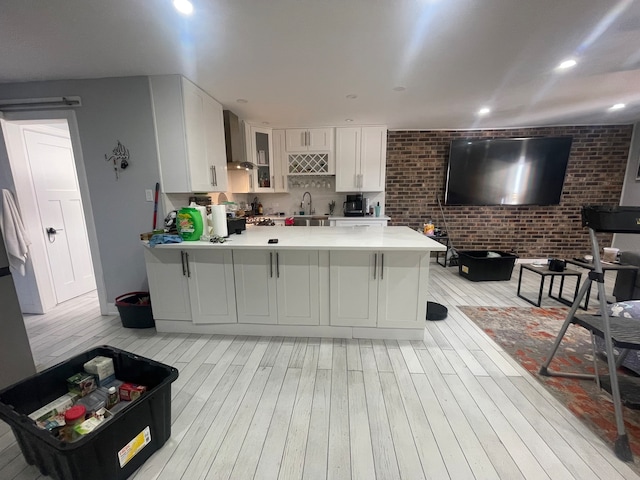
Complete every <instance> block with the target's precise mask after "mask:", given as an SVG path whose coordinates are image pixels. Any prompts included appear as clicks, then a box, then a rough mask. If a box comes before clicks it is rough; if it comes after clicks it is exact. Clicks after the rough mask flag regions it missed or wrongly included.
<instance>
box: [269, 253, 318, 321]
mask: <svg viewBox="0 0 640 480" xmlns="http://www.w3.org/2000/svg"><path fill="white" fill-rule="evenodd" d="M274 255H275V256H276V278H277V282H276V283H277V284H278V323H281V324H289V325H319V324H320V304H319V300H320V291H319V282H320V277H319V275H320V273H319V268H318V257H319V255H318V251H317V250H316V251H304V250H286V251H284V250H283V251H277V252H274Z"/></svg>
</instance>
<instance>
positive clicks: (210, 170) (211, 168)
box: [209, 165, 216, 186]
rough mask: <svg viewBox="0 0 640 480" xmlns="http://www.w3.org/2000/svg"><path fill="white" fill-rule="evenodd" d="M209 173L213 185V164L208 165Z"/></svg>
mask: <svg viewBox="0 0 640 480" xmlns="http://www.w3.org/2000/svg"><path fill="white" fill-rule="evenodd" d="M209 174H210V175H211V185H212V186H215V185H216V184H215V182H214V181H213V165H211V166H210V167H209Z"/></svg>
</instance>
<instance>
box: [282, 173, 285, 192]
mask: <svg viewBox="0 0 640 480" xmlns="http://www.w3.org/2000/svg"><path fill="white" fill-rule="evenodd" d="M285 188H286V187H285V186H284V175H282V189H283V190H284V189H285Z"/></svg>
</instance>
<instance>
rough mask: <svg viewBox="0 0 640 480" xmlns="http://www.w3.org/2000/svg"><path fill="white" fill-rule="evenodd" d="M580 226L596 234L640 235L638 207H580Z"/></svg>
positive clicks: (639, 209) (639, 211)
mask: <svg viewBox="0 0 640 480" xmlns="http://www.w3.org/2000/svg"><path fill="white" fill-rule="evenodd" d="M582 226H583V227H589V228H593V229H594V230H595V231H596V232H612V233H640V207H619V206H614V207H606V206H596V205H587V206H585V207H582Z"/></svg>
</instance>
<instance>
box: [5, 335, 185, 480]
mask: <svg viewBox="0 0 640 480" xmlns="http://www.w3.org/2000/svg"><path fill="white" fill-rule="evenodd" d="M96 356H104V357H110V358H112V359H113V362H114V368H115V372H116V376H117V377H118V378H119V379H121V380H123V381H127V382H131V383H137V384H140V385H145V386H147V387H148V390H147V392H145V393H144V394H143V395H142V396H141V397H140V398H139V399H138V400H136V401H133V402H131V403H130V404H129V405H127V406H126V407H125V408H123V409H122V410H121V411H119V412H117V413H116V414H114V415H113V417H112V418H111V419H109V420H107V421H105V422H103V423H101V424H100V425H99V426H98V427H97V428H96V429H95V430H94V431H92V432H90V433H88V434H86V435H84V436H82V437H81V438H80V439H79V440H77V441H75V442H71V443H67V442H64V441H62V440H60V439H58V438H56V437H54V436H53V435H52V434H51V433H50V432H49V431H47V430H43V429H41V428H38V427H37V426H36V424H35V422H34V421H33V420H31V419H30V418H29V417H28V414H30V413H31V412H33V411H35V410H37V409H39V408H41V407H42V406H44V405H46V404H47V403H49V402H51V401H52V400H55V399H56V398H58V397H60V396H61V395H63V394H65V393H66V391H67V387H66V379H67V378H68V377H70V376H71V375H73V374H74V373H77V372H81V371H83V367H84V363H86V362H87V361H89V360H91V359H92V358H94V357H96ZM176 378H178V371H177V370H176V369H175V368H173V367H171V366H168V365H164V364H162V363H159V362H156V361H154V360H150V359H148V358H144V357H140V356H137V355H135V354H133V353H129V352H125V351H123V350H119V349H117V348H114V347H109V346H103V347H98V348H94V349H92V350H89V351H87V352H84V353H81V354H79V355H77V356H75V357H73V358H71V359H69V360H67V361H65V362H62V363H60V364H58V365H56V366H54V367H51V368H49V369H47V370H45V371H43V372H41V373H38V374H36V375H34V376H32V377H29V378H27V379H25V380H22V381H21V382H18V383H16V384H15V385H12V386H10V387H7V388H5V389H4V390H2V391H0V419H1V420H4V421H5V422H6V423H7V424H8V425H9V426H10V427H11V429H12V430H13V433H14V435H15V437H16V441H17V443H18V445H19V447H20V450H21V452H22V454H23V456H24V458H25V460H26V462H27V463H28V464H30V465H35V466H36V467H37V468H38V469H39V470H40V472H41V473H42V474H43V475H49V476H51V477H52V478H54V479H56V480H85V479H87V478H91V479H92V480H124V479H126V478H128V477H129V476H131V475H132V474H133V473H134V472H135V471H136V470H137V469H138V468H140V466H141V465H142V464H143V463H144V462H145V461H146V460H147V459H148V458H149V457H150V456H151V455H152V454H153V453H154V452H155V451H156V450H158V449H159V448H160V447H162V445H164V443H165V442H166V441H167V440H168V438H169V437H170V435H171V383H172V382H173V381H175V379H176ZM142 437H143V442H142V443H140V441H139V439H140V438H142ZM131 445H134V447H131ZM131 450H135V452H134V453H133V454H131V455H129V454H130V453H131ZM123 458H124V460H123Z"/></svg>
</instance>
